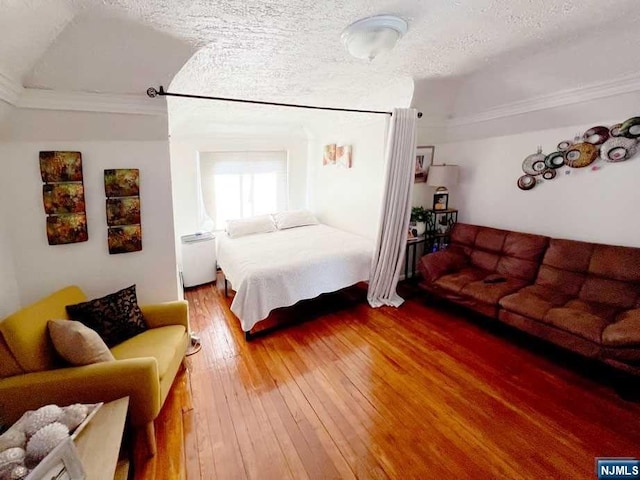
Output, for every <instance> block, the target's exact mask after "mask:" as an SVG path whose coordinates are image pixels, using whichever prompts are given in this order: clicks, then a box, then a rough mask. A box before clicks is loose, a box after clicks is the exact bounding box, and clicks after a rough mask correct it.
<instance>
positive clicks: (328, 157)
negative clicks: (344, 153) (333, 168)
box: [322, 143, 336, 166]
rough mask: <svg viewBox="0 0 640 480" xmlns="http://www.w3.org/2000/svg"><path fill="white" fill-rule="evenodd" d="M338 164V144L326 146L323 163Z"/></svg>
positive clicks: (324, 164)
mask: <svg viewBox="0 0 640 480" xmlns="http://www.w3.org/2000/svg"><path fill="white" fill-rule="evenodd" d="M335 164H336V144H335V143H332V144H330V145H325V146H324V153H323V155H322V165H323V166H326V165H335Z"/></svg>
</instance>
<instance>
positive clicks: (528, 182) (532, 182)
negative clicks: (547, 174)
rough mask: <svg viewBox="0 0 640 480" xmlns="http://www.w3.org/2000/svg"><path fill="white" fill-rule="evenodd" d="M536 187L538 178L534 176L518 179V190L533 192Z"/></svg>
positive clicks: (524, 176)
mask: <svg viewBox="0 0 640 480" xmlns="http://www.w3.org/2000/svg"><path fill="white" fill-rule="evenodd" d="M535 186H536V177H534V176H532V175H523V176H521V177H520V178H519V179H518V188H519V189H520V190H531V189H532V188H533V187H535Z"/></svg>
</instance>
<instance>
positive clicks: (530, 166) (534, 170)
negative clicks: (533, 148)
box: [522, 150, 547, 175]
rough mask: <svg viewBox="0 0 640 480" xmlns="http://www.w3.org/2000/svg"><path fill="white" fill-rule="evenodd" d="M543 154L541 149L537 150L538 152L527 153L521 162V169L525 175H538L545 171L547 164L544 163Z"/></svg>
mask: <svg viewBox="0 0 640 480" xmlns="http://www.w3.org/2000/svg"><path fill="white" fill-rule="evenodd" d="M544 159H545V155H544V153H542V150H538V153H534V154H532V155H529V156H528V157H527V158H525V159H524V162H522V171H523V172H524V173H526V174H527V175H540V174H542V172H544V171H545V169H546V168H547V166H546V165H545V164H544Z"/></svg>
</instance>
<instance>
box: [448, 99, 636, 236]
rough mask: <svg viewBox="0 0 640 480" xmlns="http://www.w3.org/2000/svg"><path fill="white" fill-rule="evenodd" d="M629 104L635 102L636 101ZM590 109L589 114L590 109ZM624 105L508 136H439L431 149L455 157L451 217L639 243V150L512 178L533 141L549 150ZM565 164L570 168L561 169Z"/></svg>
mask: <svg viewBox="0 0 640 480" xmlns="http://www.w3.org/2000/svg"><path fill="white" fill-rule="evenodd" d="M636 110H637V108H636ZM595 113H597V112H593V113H592V115H593V116H595ZM628 116H629V115H628V112H626V111H624V112H623V111H621V112H620V115H617V116H615V117H612V118H600V119H599V120H598V121H593V122H590V123H586V124H582V125H574V126H569V127H562V128H554V129H550V130H540V131H534V132H528V133H521V134H517V135H510V136H501V137H500V136H494V137H490V138H485V139H479V140H471V141H458V142H452V143H443V144H438V145H437V146H436V155H437V156H438V157H440V159H444V160H446V161H447V163H452V164H457V165H460V175H461V177H460V183H459V185H458V186H457V187H456V188H454V189H451V197H452V198H453V200H454V202H453V203H454V204H455V205H456V206H457V207H458V208H459V209H460V217H459V220H460V221H462V222H466V223H473V224H479V225H487V226H493V227H498V228H505V229H510V230H519V231H523V232H531V233H539V234H544V235H549V236H552V237H561V238H569V239H575V240H585V241H593V242H600V243H609V244H617V245H628V246H636V247H640V222H639V221H638V218H639V214H638V205H640V188H638V183H637V181H638V178H640V157H636V158H634V159H632V160H629V161H626V162H622V163H617V164H609V163H606V162H602V161H601V160H598V161H597V163H594V165H598V166H600V167H601V169H600V170H597V171H593V170H591V168H590V167H587V168H583V169H569V168H568V167H563V168H562V169H560V170H559V172H558V173H559V174H558V176H557V177H556V178H555V179H554V180H551V181H544V183H542V184H541V185H537V186H536V187H535V188H533V189H532V190H529V191H522V190H520V189H519V188H518V187H517V186H516V181H517V179H518V177H519V176H521V175H523V172H522V161H523V160H524V158H525V157H526V156H527V155H529V154H531V153H535V151H536V147H537V146H538V145H541V146H542V147H543V152H544V153H551V152H552V151H555V146H556V145H557V144H558V143H559V142H560V141H562V140H565V139H573V137H574V136H575V135H576V134H577V133H582V132H584V131H585V130H586V129H588V128H590V127H592V126H594V125H606V126H610V125H613V124H615V123H618V122H620V121H623V120H626V118H628ZM565 171H569V172H570V174H569V175H566V174H565Z"/></svg>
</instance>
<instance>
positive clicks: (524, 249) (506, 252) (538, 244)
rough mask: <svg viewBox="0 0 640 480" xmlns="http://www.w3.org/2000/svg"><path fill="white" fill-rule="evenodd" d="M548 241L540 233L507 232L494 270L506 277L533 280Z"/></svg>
mask: <svg viewBox="0 0 640 480" xmlns="http://www.w3.org/2000/svg"><path fill="white" fill-rule="evenodd" d="M548 242H549V239H548V238H547V237H542V236H540V235H529V234H527V233H519V232H509V233H508V234H507V236H506V238H505V241H504V245H503V249H502V257H501V258H500V260H499V261H498V265H497V267H496V272H498V273H500V274H502V275H505V276H507V277H514V278H520V279H522V280H527V281H528V282H533V280H534V279H535V278H536V274H537V273H538V267H539V265H540V258H541V257H542V255H543V254H544V251H545V249H546V247H547V244H548Z"/></svg>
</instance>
